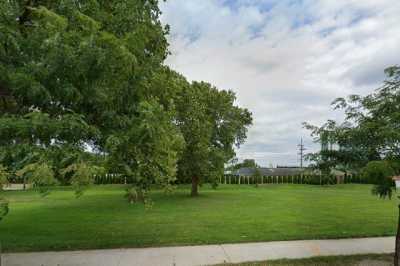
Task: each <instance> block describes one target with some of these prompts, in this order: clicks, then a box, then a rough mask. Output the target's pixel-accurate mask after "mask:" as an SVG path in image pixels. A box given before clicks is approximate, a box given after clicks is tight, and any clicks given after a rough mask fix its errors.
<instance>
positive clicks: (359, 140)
mask: <svg viewBox="0 0 400 266" xmlns="http://www.w3.org/2000/svg"><path fill="white" fill-rule="evenodd" d="M385 73H386V74H387V79H386V80H385V82H384V84H383V86H382V87H380V88H379V89H378V90H376V91H375V92H373V93H371V94H369V95H367V96H360V95H350V96H349V97H348V99H344V98H338V99H336V100H335V101H334V102H333V103H332V105H333V106H334V107H335V109H343V110H344V112H345V115H346V119H345V122H344V123H342V124H338V123H336V122H334V121H328V122H327V123H326V124H325V125H323V126H322V127H315V126H312V125H309V124H305V126H306V128H308V129H310V130H311V132H312V135H313V136H315V137H316V140H317V141H319V142H321V143H322V144H323V143H324V142H325V143H326V142H327V143H332V144H336V145H338V146H339V147H340V148H339V149H338V150H334V149H333V150H332V149H325V150H324V149H323V150H322V151H321V152H320V153H316V154H312V155H311V157H310V158H311V159H312V160H313V161H315V162H317V165H320V166H322V168H325V169H328V168H332V167H341V168H342V169H346V170H357V169H360V168H362V167H363V166H365V165H366V164H367V163H368V162H371V161H376V160H381V159H385V160H387V161H389V160H390V161H391V162H392V164H396V162H397V163H398V162H399V161H400V146H399V144H398V143H399V139H400V131H399V127H398V125H399V122H400V97H399V96H400V67H399V66H393V67H390V68H388V69H386V70H385ZM378 194H379V193H378Z"/></svg>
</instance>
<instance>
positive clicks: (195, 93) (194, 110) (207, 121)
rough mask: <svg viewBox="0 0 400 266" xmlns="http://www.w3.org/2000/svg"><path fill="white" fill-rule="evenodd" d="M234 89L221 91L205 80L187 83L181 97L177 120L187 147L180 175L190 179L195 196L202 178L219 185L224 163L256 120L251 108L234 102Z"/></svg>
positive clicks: (183, 154) (179, 165) (233, 153)
mask: <svg viewBox="0 0 400 266" xmlns="http://www.w3.org/2000/svg"><path fill="white" fill-rule="evenodd" d="M235 99H236V98H235V94H234V93H233V92H232V91H224V90H222V91H219V90H217V88H215V87H213V86H211V85H210V84H208V83H204V82H193V83H192V84H189V83H187V82H186V83H185V84H183V90H182V92H181V93H180V95H179V96H178V99H177V104H176V106H177V123H178V126H179V128H180V130H181V132H182V134H183V136H184V139H185V143H186V147H185V149H184V151H183V153H182V156H181V158H180V159H179V162H178V178H181V179H187V178H189V179H190V180H191V183H192V188H191V195H192V196H197V195H198V187H199V184H200V182H201V181H204V180H207V181H209V182H212V183H213V184H216V180H217V177H219V176H220V175H222V174H223V171H224V164H225V163H226V162H228V161H229V160H230V159H231V158H233V157H234V155H235V151H234V146H239V145H240V144H242V143H243V142H244V140H245V138H246V132H247V127H248V126H249V125H250V124H251V123H252V118H251V113H250V112H249V111H248V110H247V109H243V108H239V107H238V106H235V105H234V102H235Z"/></svg>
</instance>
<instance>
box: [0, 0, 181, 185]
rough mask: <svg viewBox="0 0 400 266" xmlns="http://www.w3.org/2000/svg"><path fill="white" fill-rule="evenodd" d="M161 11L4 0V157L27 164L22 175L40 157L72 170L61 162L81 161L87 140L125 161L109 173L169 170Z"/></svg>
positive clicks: (0, 106) (0, 53)
mask: <svg viewBox="0 0 400 266" xmlns="http://www.w3.org/2000/svg"><path fill="white" fill-rule="evenodd" d="M159 15H160V10H159V8H158V1H154V0H151V1H150V0H149V1H128V0H114V1H104V0H91V1H79V0H78V1H48V0H5V1H2V4H1V5H0V97H1V99H0V110H1V113H0V145H1V146H2V152H1V155H0V160H1V161H2V162H3V163H5V164H8V165H7V166H9V167H10V169H13V170H14V171H17V170H21V169H23V168H24V167H25V166H26V165H30V168H29V170H31V171H22V173H24V174H25V173H28V174H29V173H30V172H32V171H33V170H34V169H32V167H35V166H37V168H38V169H39V168H40V169H44V168H43V167H44V164H43V162H46V163H47V164H50V168H51V169H49V170H51V171H52V172H53V173H54V175H55V176H56V177H60V178H65V176H70V177H78V176H82V175H76V174H73V173H68V174H66V175H65V174H64V173H65V169H74V167H73V165H82V163H83V162H82V159H83V158H85V155H84V154H85V151H86V150H87V149H88V147H89V149H90V150H92V151H96V152H100V153H102V154H105V155H110V160H113V159H115V158H119V159H121V160H124V161H121V162H120V163H119V164H118V165H119V166H120V165H124V166H129V167H118V168H114V169H109V170H110V171H112V172H113V173H117V174H127V173H130V171H133V172H135V173H136V174H139V175H141V176H142V177H141V178H148V179H152V180H153V181H154V180H155V179H156V178H157V177H156V176H155V175H153V174H155V171H156V170H157V171H159V172H163V174H165V175H166V174H173V170H172V167H171V165H172V164H173V163H174V162H173V160H176V159H174V158H175V157H176V155H175V153H176V151H175V149H170V148H169V147H170V146H171V145H173V144H174V143H176V141H178V140H176V139H179V136H178V135H179V134H177V132H176V130H173V129H171V128H172V127H173V126H174V124H173V123H172V121H173V119H172V117H171V114H170V111H169V109H173V107H171V105H172V104H171V103H170V102H171V101H170V99H171V98H172V96H173V90H176V89H177V88H176V86H174V84H171V82H172V81H170V80H172V79H171V78H170V76H174V75H175V73H173V71H170V70H169V69H168V68H166V67H164V66H163V65H162V63H163V61H164V59H165V58H166V56H167V54H168V51H167V45H168V43H167V41H166V38H165V35H166V34H167V32H168V28H167V27H163V26H162V25H161V23H160V21H159ZM163 83H165V84H167V85H165V86H163ZM169 89H171V92H170V91H169ZM164 111H165V112H164ZM157 119H159V123H157V122H156V120H157ZM154 132H156V133H157V134H158V137H159V136H160V135H162V138H159V139H157V140H156V135H157V134H154ZM141 136H144V137H143V138H141ZM146 136H150V137H147V138H146ZM117 139H118V141H117ZM161 140H162V141H165V142H167V143H164V144H162V145H159V144H160V141H161ZM178 142H179V141H178ZM116 143H119V145H125V146H128V147H129V149H131V150H132V151H133V152H130V153H129V156H127V153H125V155H122V154H118V155H116V154H115V153H114V152H115V151H118V152H121V153H123V152H124V151H122V148H121V147H118V144H116ZM164 146H166V147H167V148H166V149H165V150H162V149H163V147H164ZM177 146H179V145H177ZM151 147H157V151H159V150H162V152H161V153H162V155H160V154H156V152H155V151H156V150H151ZM137 151H139V152H137ZM79 153H81V155H79ZM77 154H78V155H77ZM82 154H83V155H82ZM52 158H57V159H60V158H61V160H56V159H53V160H52ZM133 161H134V162H135V163H132V162H133ZM144 163H146V165H147V166H146V167H147V168H152V170H149V169H147V170H143V168H144V167H143V166H141V165H143V164H144ZM109 165H112V166H115V165H116V164H115V163H114V164H109ZM39 166H43V167H42V168H41V167H39ZM132 167H134V168H135V169H132ZM128 168H131V169H130V170H129V171H127V169H128ZM76 169H77V171H78V168H76ZM79 169H84V168H82V167H81V168H79ZM82 171H83V170H82ZM82 171H80V170H79V171H78V172H82ZM89 172H90V171H89ZM159 172H158V173H159ZM75 179H76V178H75ZM75 179H74V182H75V183H80V182H78V181H77V180H75ZM47 180H50V179H47ZM134 180H139V179H138V178H136V179H134ZM83 182H84V183H87V182H86V181H83ZM147 183H152V181H146V182H143V181H140V182H139V181H138V183H137V184H138V185H140V186H143V184H147Z"/></svg>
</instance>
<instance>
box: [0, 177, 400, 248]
mask: <svg viewBox="0 0 400 266" xmlns="http://www.w3.org/2000/svg"><path fill="white" fill-rule="evenodd" d="M370 191H371V186H368V185H339V186H323V187H320V186H309V185H266V186H260V187H258V188H255V187H253V186H246V185H242V186H238V185H224V186H220V187H219V188H218V189H217V190H213V189H211V188H209V187H208V186H203V187H202V189H201V190H200V193H201V195H200V196H199V197H198V198H191V197H189V196H188V195H189V190H188V188H178V189H176V190H175V191H174V192H173V194H171V195H166V194H164V193H163V192H162V191H155V192H153V193H152V199H153V201H154V205H153V207H152V208H150V209H146V208H145V207H144V206H143V205H141V204H133V205H131V204H129V203H127V201H126V199H125V198H124V197H123V196H124V193H125V191H124V187H123V186H95V187H92V188H91V189H89V190H88V191H86V193H85V194H84V196H83V197H81V198H79V199H76V198H75V197H74V193H73V191H71V190H70V189H69V188H60V189H57V190H55V191H52V192H51V194H50V195H49V196H47V197H46V198H41V197H40V196H39V195H38V193H37V192H35V191H19V192H2V193H1V194H0V196H3V197H6V198H7V199H8V200H9V201H10V213H9V215H8V216H7V217H6V218H5V219H4V220H2V221H0V241H1V243H2V246H3V250H5V251H39V250H64V249H73V250H77V249H93V248H117V247H144V246H167V245H168V246H169V245H193V244H211V243H237V242H252V241H273V240H291V239H322V238H347V237H367V236H386V235H394V233H395V228H396V217H397V207H396V206H397V201H396V200H382V199H379V198H377V197H376V196H373V195H372V194H371V192H370Z"/></svg>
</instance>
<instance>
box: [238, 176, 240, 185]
mask: <svg viewBox="0 0 400 266" xmlns="http://www.w3.org/2000/svg"><path fill="white" fill-rule="evenodd" d="M238 183H239V185H240V176H239V182H238Z"/></svg>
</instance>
